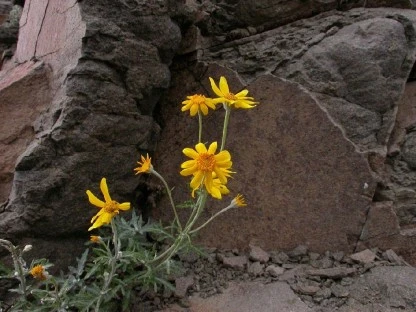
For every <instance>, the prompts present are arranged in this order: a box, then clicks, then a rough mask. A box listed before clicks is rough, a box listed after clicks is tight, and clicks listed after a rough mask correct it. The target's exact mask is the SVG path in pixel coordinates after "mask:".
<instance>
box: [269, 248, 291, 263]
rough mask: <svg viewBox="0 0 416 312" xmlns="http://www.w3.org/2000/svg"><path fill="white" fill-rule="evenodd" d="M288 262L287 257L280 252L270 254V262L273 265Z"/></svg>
mask: <svg viewBox="0 0 416 312" xmlns="http://www.w3.org/2000/svg"><path fill="white" fill-rule="evenodd" d="M288 260H289V256H288V255H287V254H286V253H284V252H282V251H279V252H272V253H271V261H272V262H273V263H276V264H283V263H287V262H288Z"/></svg>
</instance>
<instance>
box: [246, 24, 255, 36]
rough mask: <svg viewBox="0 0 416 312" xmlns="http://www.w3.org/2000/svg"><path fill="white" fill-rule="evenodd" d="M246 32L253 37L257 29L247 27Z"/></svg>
mask: <svg viewBox="0 0 416 312" xmlns="http://www.w3.org/2000/svg"><path fill="white" fill-rule="evenodd" d="M247 30H248V32H249V33H250V35H255V34H257V29H256V28H255V27H253V26H248V27H247Z"/></svg>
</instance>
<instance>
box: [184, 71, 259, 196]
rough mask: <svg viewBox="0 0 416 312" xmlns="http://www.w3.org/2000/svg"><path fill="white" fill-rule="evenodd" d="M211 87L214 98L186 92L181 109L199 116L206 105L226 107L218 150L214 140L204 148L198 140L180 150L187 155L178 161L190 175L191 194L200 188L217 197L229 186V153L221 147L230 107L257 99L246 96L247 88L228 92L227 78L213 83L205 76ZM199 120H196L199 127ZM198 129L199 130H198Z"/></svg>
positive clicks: (252, 104)
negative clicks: (192, 145)
mask: <svg viewBox="0 0 416 312" xmlns="http://www.w3.org/2000/svg"><path fill="white" fill-rule="evenodd" d="M209 80H210V83H211V87H212V91H213V92H214V93H215V94H216V95H217V98H207V97H205V96H203V95H200V94H195V95H192V96H188V97H187V100H185V101H183V102H182V104H183V105H184V106H183V107H182V111H186V110H190V115H191V116H195V115H196V114H197V113H198V116H199V118H201V114H200V113H201V112H202V114H203V115H207V114H208V107H209V108H212V109H215V108H216V106H215V105H217V104H220V103H222V104H223V107H224V108H225V110H226V115H225V121H224V129H223V138H222V143H221V148H220V151H219V153H218V154H215V152H216V151H217V147H218V146H217V142H213V143H211V144H210V145H209V147H208V149H207V148H206V146H205V144H203V143H201V138H199V143H198V144H196V145H195V149H192V148H185V149H184V150H183V153H184V154H185V156H187V157H189V158H191V160H187V161H185V162H184V163H182V165H181V168H182V171H181V172H180V174H181V175H182V176H192V180H191V183H190V187H191V189H192V194H194V193H195V191H196V190H198V189H201V188H204V189H205V190H206V191H207V192H208V194H210V195H211V196H212V197H214V198H217V199H221V198H222V195H225V194H228V193H229V190H228V188H227V186H226V184H227V178H229V177H230V176H231V174H232V173H234V172H232V171H231V166H232V161H231V155H230V153H229V152H228V151H227V150H224V147H225V139H226V135H227V127H228V120H229V114H230V109H231V108H243V109H250V108H254V107H255V106H256V105H257V104H258V103H257V102H254V98H252V97H249V96H247V95H248V90H247V89H244V90H242V91H240V92H238V93H235V94H234V93H232V92H230V88H229V86H228V82H227V79H226V78H225V77H221V78H220V81H219V84H218V86H217V84H216V83H215V81H214V79H212V78H211V77H209ZM201 124H202V122H200V127H201ZM201 131H202V130H201V129H200V133H201Z"/></svg>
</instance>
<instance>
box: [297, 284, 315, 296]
mask: <svg viewBox="0 0 416 312" xmlns="http://www.w3.org/2000/svg"><path fill="white" fill-rule="evenodd" d="M295 289H296V292H298V293H301V294H303V295H309V296H312V295H314V294H316V293H317V292H318V291H319V290H320V289H321V288H320V287H319V286H315V285H305V284H300V285H296V287H295Z"/></svg>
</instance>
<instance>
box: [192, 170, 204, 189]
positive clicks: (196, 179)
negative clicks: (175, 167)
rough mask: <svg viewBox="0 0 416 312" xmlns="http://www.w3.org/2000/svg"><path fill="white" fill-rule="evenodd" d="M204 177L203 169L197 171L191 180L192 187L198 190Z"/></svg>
mask: <svg viewBox="0 0 416 312" xmlns="http://www.w3.org/2000/svg"><path fill="white" fill-rule="evenodd" d="M203 179H204V173H203V172H202V171H197V173H196V174H195V175H194V177H193V178H192V180H191V183H190V186H191V189H193V190H196V189H197V188H199V186H200V185H201V183H202V180H203Z"/></svg>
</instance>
